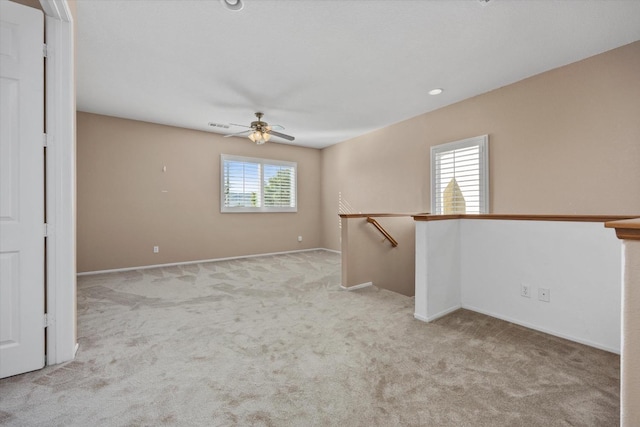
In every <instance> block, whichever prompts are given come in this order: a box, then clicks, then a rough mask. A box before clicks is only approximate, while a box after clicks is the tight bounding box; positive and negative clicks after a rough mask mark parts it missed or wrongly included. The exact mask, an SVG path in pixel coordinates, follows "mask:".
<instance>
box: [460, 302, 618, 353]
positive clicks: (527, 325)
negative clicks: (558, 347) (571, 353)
mask: <svg viewBox="0 0 640 427" xmlns="http://www.w3.org/2000/svg"><path fill="white" fill-rule="evenodd" d="M462 308H464V309H467V310H470V311H475V312H476V313H481V314H485V315H487V316H491V317H495V318H496V319H500V320H504V321H506V322H511V323H514V324H516V325H520V326H524V327H525V328H528V329H533V330H534V331H539V332H544V333H545V334H549V335H553V336H555V337H559V338H564V339H566V340H569V341H573V342H577V343H579V344H584V345H588V346H589V347H594V348H597V349H600V350H604V351H608V352H610V353H615V354H620V349H619V348H611V347H608V346H604V345H602V344H598V343H595V342H592V341H589V340H585V339H582V338H576V337H574V336H571V335H567V334H562V333H559V332H556V331H552V330H549V329H545V328H541V327H539V326H536V325H532V324H530V323H527V322H522V321H520V320H517V319H513V318H511V317H509V316H503V315H500V314H496V313H493V312H490V311H486V310H482V309H479V308H477V307H473V306H469V305H464V304H463V305H462Z"/></svg>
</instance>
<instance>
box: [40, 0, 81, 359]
mask: <svg viewBox="0 0 640 427" xmlns="http://www.w3.org/2000/svg"><path fill="white" fill-rule="evenodd" d="M40 3H41V5H42V8H43V10H44V11H45V14H46V17H45V38H46V42H47V52H48V54H47V59H46V76H45V80H46V106H45V108H46V132H47V134H48V135H49V137H50V138H51V139H50V140H51V141H52V143H51V144H48V146H47V172H46V181H47V184H46V186H47V200H46V204H47V223H48V224H49V225H50V226H51V227H52V229H53V233H51V234H50V235H49V236H48V237H47V285H46V288H47V313H48V314H49V315H50V316H53V318H54V319H56V321H55V324H54V325H53V326H50V327H48V328H47V332H46V333H47V364H58V363H62V362H66V361H68V360H72V359H73V358H74V357H75V352H76V350H77V343H76V277H75V273H76V253H75V251H76V248H75V242H76V236H75V168H76V164H75V162H76V159H75V152H76V149H75V77H74V42H73V31H74V29H73V18H72V16H71V12H70V9H69V5H68V4H67V1H66V0H41V1H40Z"/></svg>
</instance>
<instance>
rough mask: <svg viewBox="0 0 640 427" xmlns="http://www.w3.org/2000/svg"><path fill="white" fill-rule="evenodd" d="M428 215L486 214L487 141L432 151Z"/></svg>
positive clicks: (464, 142)
mask: <svg viewBox="0 0 640 427" xmlns="http://www.w3.org/2000/svg"><path fill="white" fill-rule="evenodd" d="M431 213H432V214H435V215H447V214H481V213H489V137H488V136H487V135H483V136H478V137H475V138H469V139H465V140H462V141H456V142H451V143H448V144H442V145H436V146H435V147H431Z"/></svg>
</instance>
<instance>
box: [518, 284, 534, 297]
mask: <svg viewBox="0 0 640 427" xmlns="http://www.w3.org/2000/svg"><path fill="white" fill-rule="evenodd" d="M520 295H522V296H523V297H525V298H531V288H529V285H520Z"/></svg>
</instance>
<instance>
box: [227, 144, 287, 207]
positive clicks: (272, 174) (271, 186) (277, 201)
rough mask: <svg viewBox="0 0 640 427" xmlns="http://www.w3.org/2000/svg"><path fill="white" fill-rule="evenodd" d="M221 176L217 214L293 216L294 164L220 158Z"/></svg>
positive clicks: (265, 160) (241, 158) (237, 157)
mask: <svg viewBox="0 0 640 427" xmlns="http://www.w3.org/2000/svg"><path fill="white" fill-rule="evenodd" d="M221 172H222V173H221V204H220V205H221V209H220V210H221V212H296V210H297V207H296V198H297V197H296V196H297V195H296V172H297V164H296V163H293V162H284V161H280V160H267V159H257V158H251V157H240V156H230V155H226V154H223V155H222V156H221Z"/></svg>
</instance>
